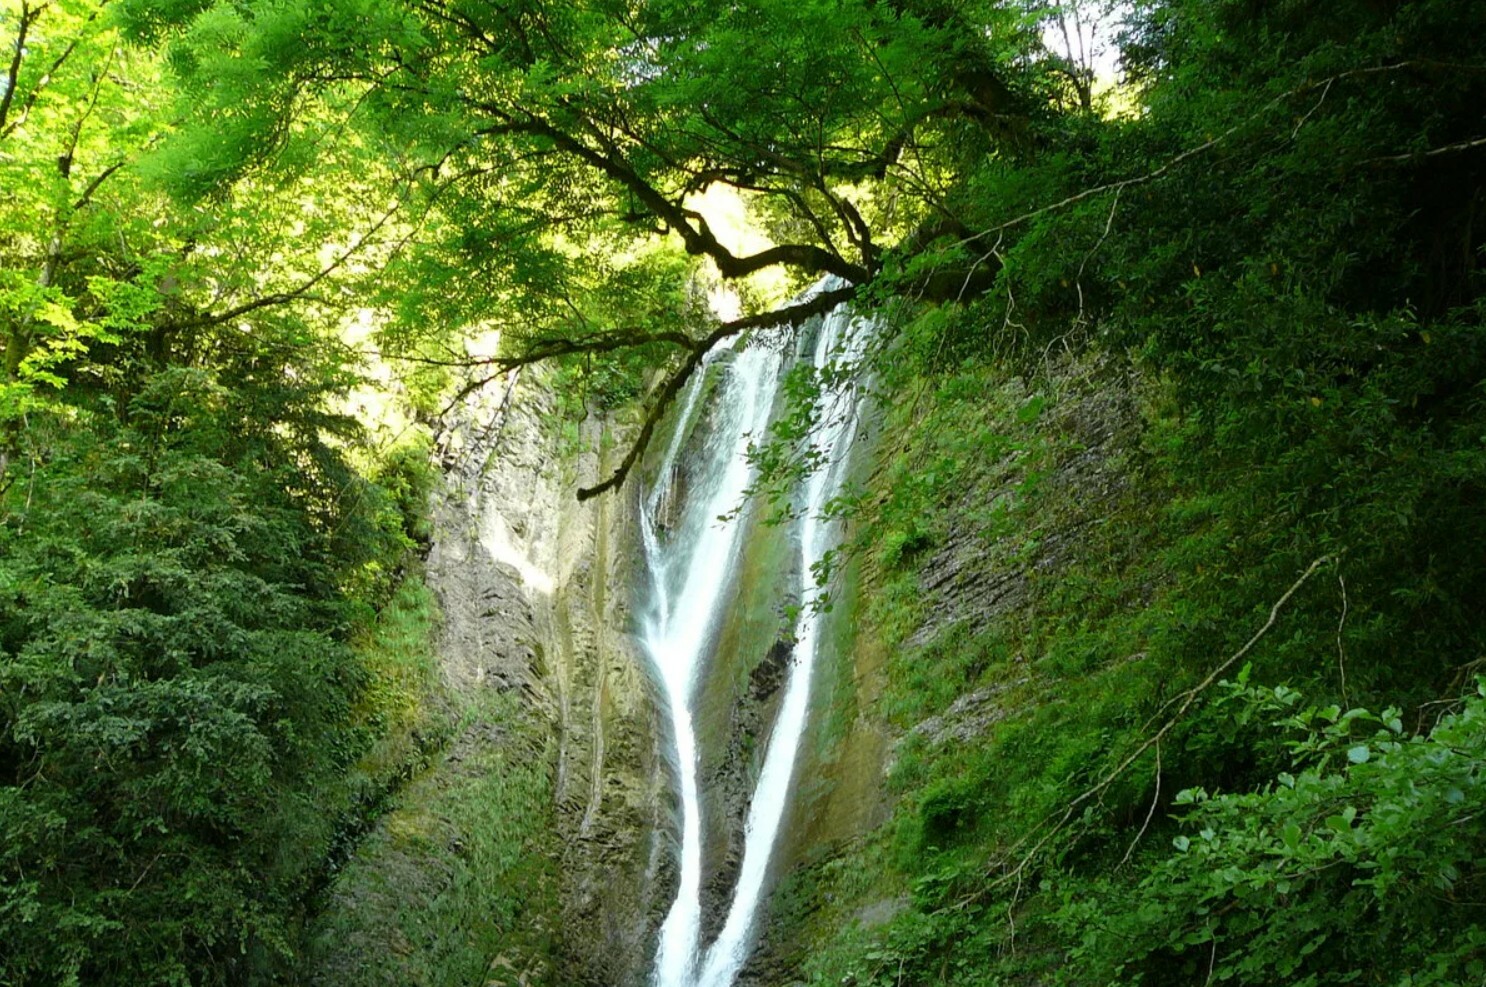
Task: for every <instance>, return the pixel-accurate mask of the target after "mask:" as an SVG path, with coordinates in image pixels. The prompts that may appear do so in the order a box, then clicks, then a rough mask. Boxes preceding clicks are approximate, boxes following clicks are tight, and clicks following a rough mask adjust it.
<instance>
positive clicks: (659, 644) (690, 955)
mask: <svg viewBox="0 0 1486 987" xmlns="http://www.w3.org/2000/svg"><path fill="white" fill-rule="evenodd" d="M861 330H862V327H861V325H860V324H859V322H858V321H857V320H853V319H852V318H851V317H849V316H848V315H847V314H846V313H845V312H844V311H839V310H838V311H835V312H832V313H830V314H828V315H827V316H826V317H825V318H824V320H823V321H822V323H821V325H820V327H819V331H818V334H817V337H816V340H815V346H814V350H813V353H811V354H809V356H808V358H809V359H811V360H813V362H814V364H815V366H816V367H818V368H820V367H825V366H826V365H827V364H828V363H830V362H832V361H836V360H854V359H855V358H856V357H857V356H859V354H860V348H861V346H862V344H863V342H864V340H865V337H866V336H867V333H866V332H865V331H861ZM784 362H785V361H784V359H783V357H781V356H780V355H779V354H777V353H773V352H770V351H769V350H768V349H767V348H765V347H760V346H754V347H742V348H739V350H738V351H737V352H734V351H733V350H732V349H720V350H719V351H717V352H715V353H714V354H712V355H711V356H710V357H709V364H712V365H711V366H709V367H708V368H707V369H708V370H709V371H712V372H714V373H717V374H720V379H719V380H718V381H717V383H716V386H715V390H714V393H713V394H712V396H711V397H710V399H709V400H708V401H703V394H704V393H705V390H706V384H705V380H704V376H705V375H703V374H699V375H698V376H697V378H696V379H695V380H694V381H693V382H692V384H691V386H690V387H689V388H688V390H687V391H686V394H685V397H684V399H683V402H682V407H681V412H680V419H679V421H678V424H677V426H676V428H675V431H674V434H673V437H672V439H671V442H670V444H669V446H668V447H667V449H666V453H665V457H664V459H663V460H662V464H661V471H660V474H659V478H658V480H657V482H656V484H655V487H654V489H653V490H651V491H650V492H649V494H648V496H647V497H646V498H645V501H644V504H643V508H642V512H641V513H642V525H641V526H642V529H643V533H644V545H645V553H646V560H647V562H648V565H649V573H650V587H649V588H650V608H649V611H648V616H647V617H646V618H645V619H644V621H643V622H642V625H641V628H640V631H641V634H640V636H641V643H642V645H643V647H644V648H645V651H646V653H647V654H648V655H649V657H650V660H651V661H652V662H653V663H654V666H655V669H656V672H657V675H658V677H659V679H660V682H661V686H662V691H663V693H664V700H665V703H666V705H667V707H668V713H669V718H670V724H671V729H672V737H673V741H674V750H673V752H672V753H673V754H674V756H675V764H674V768H675V776H676V779H677V783H678V788H679V791H678V795H679V799H680V804H681V810H682V811H681V820H680V822H681V834H680V836H681V840H680V859H679V869H680V885H679V888H678V890H677V895H676V900H675V902H674V903H673V904H672V906H671V909H670V911H669V913H668V914H667V916H666V919H665V922H664V924H663V925H662V926H661V934H660V946H659V949H658V952H657V955H656V964H655V975H654V983H655V985H656V987H729V985H731V984H732V983H733V980H734V979H735V978H736V976H737V974H738V971H739V970H740V969H741V968H742V966H743V964H744V962H745V961H746V960H747V957H748V952H749V949H750V948H751V945H752V937H753V935H754V933H755V926H756V923H757V919H758V916H759V913H760V908H761V906H762V905H763V904H764V901H765V895H766V892H767V879H768V876H769V865H770V861H771V859H772V856H773V852H774V848H775V845H776V843H777V841H778V836H779V830H780V827H781V825H782V823H783V820H784V818H785V810H786V808H787V806H788V803H789V794H790V789H791V782H792V779H793V775H794V767H795V761H796V758H797V755H798V753H799V748H800V741H801V738H802V736H803V735H804V731H805V726H806V723H807V722H808V718H809V698H810V683H811V675H812V672H813V669H814V665H815V658H816V653H817V651H818V650H819V647H818V645H819V636H820V617H821V615H820V613H819V611H818V610H817V609H816V608H814V607H811V606H808V605H807V606H804V607H802V608H801V610H800V616H799V617H798V620H797V624H796V627H795V629H794V635H795V641H796V644H795V648H794V653H793V656H792V660H791V663H790V669H789V676H788V682H787V684H786V686H785V692H784V698H783V700H782V702H781V703H780V706H779V711H778V714H777V716H776V719H775V722H774V726H773V729H772V731H771V733H770V736H769V742H768V748H767V751H766V753H765V757H764V764H763V769H762V771H761V773H760V775H759V780H758V784H757V786H756V788H755V790H754V793H753V797H752V799H751V800H750V803H749V809H748V818H747V823H746V826H745V830H744V848H743V859H742V867H741V869H740V871H739V875H738V880H737V884H736V886H735V888H734V891H733V898H732V901H731V902H730V904H729V906H728V911H727V916H726V919H725V920H724V922H723V925H722V929H721V931H720V932H719V934H718V936H717V938H716V939H715V940H714V941H713V942H712V943H710V944H704V943H703V942H702V941H701V928H702V906H701V887H702V859H703V853H702V851H703V847H702V838H703V834H702V825H701V792H700V791H699V788H698V780H697V765H698V751H697V740H696V737H697V730H696V727H695V724H694V722H693V709H692V703H693V701H694V699H695V696H696V693H697V691H698V690H697V686H698V677H699V675H700V674H701V673H702V672H703V670H704V669H705V668H706V667H707V665H708V660H709V659H710V657H711V651H712V649H713V647H714V646H715V639H716V636H717V630H718V627H719V626H720V625H721V623H722V618H723V616H724V614H723V613H722V610H723V607H722V601H723V600H724V599H725V598H726V597H727V595H728V594H727V590H728V589H729V588H730V586H731V585H732V583H733V580H734V578H735V574H736V570H737V561H738V558H739V555H740V551H741V536H742V531H743V528H744V524H743V522H742V521H741V520H738V519H734V520H732V521H730V522H723V521H720V520H719V517H720V516H721V515H724V514H727V513H728V512H730V511H732V510H733V509H734V508H736V507H737V506H738V505H739V503H740V502H741V500H742V498H743V494H744V491H745V490H746V489H747V487H748V485H749V484H750V483H751V482H752V481H753V479H754V476H753V472H752V470H751V468H750V466H749V463H748V459H747V449H748V445H749V442H750V441H752V440H762V438H763V437H764V432H765V430H766V428H767V426H768V423H769V418H770V413H771V411H772V410H773V408H774V405H775V399H776V396H777V393H778V389H779V384H780V379H781V376H782V375H783V373H784V371H785V367H784ZM704 404H710V405H711V408H710V409H708V408H704V407H703V406H704ZM817 412H818V423H817V425H816V428H815V430H814V433H813V434H812V436H811V439H810V441H811V442H812V443H813V444H814V445H815V447H816V448H817V449H818V450H820V452H821V460H820V465H819V468H817V469H816V470H815V471H814V472H812V473H811V474H810V475H809V477H808V478H807V480H806V481H805V482H804V483H803V484H802V489H801V490H800V491H799V493H798V498H799V508H800V510H799V512H798V514H799V516H798V518H797V519H796V520H795V521H794V525H795V528H796V530H795V531H794V532H792V536H793V538H794V539H795V541H796V543H797V544H798V549H799V553H800V572H801V574H802V575H801V585H800V586H799V587H798V589H799V598H800V599H802V600H806V601H809V600H810V599H811V598H812V597H813V593H814V579H813V575H812V573H813V571H814V569H815V567H816V565H817V564H818V563H819V562H820V561H821V560H822V559H823V558H824V556H825V555H826V553H827V552H828V551H829V550H830V548H831V547H832V545H833V543H834V539H835V538H836V532H835V530H834V529H835V525H834V524H832V523H831V522H830V521H829V520H828V519H826V518H825V517H824V516H823V512H824V509H825V507H826V505H827V504H828V503H829V501H830V500H831V499H832V498H833V497H834V496H836V494H837V493H838V492H839V491H840V489H841V485H842V482H843V480H844V478H845V474H846V471H847V461H848V455H847V452H848V449H849V447H850V445H851V437H852V434H853V432H854V431H855V428H856V420H857V414H858V402H857V400H856V398H855V397H854V394H853V393H852V392H851V391H850V390H849V389H848V390H847V391H842V392H833V391H832V390H831V389H827V390H826V396H825V397H824V398H823V399H822V402H821V406H820V407H818V408H817ZM704 415H705V419H706V429H705V434H703V435H702V436H701V440H700V443H698V441H697V440H696V439H692V440H691V441H688V436H689V435H690V434H691V433H692V432H693V431H694V430H700V429H701V422H702V420H703V416H704ZM683 449H684V450H685V451H686V455H687V458H688V462H687V463H686V470H685V475H686V477H687V481H688V482H687V484H686V489H684V490H680V491H678V490H677V489H676V484H677V482H678V476H679V475H680V472H681V471H680V470H679V469H678V467H679V465H680V464H679V463H678V459H679V457H681V456H682V454H683ZM666 519H669V520H670V521H671V523H670V524H669V526H667V527H666V528H665V529H662V524H663V523H664V521H665V520H666Z"/></svg>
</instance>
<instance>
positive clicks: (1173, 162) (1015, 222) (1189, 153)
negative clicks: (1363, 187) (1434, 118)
mask: <svg viewBox="0 0 1486 987" xmlns="http://www.w3.org/2000/svg"><path fill="white" fill-rule="evenodd" d="M1418 68H1432V69H1461V70H1471V71H1481V70H1482V67H1481V66H1473V65H1451V64H1448V63H1439V62H1427V61H1407V62H1394V63H1392V64H1389V65H1376V66H1370V67H1368V68H1360V69H1352V70H1350V71H1347V72H1338V73H1337V74H1336V75H1333V76H1330V77H1329V78H1326V79H1320V80H1317V81H1315V82H1307V83H1305V84H1304V85H1301V86H1296V87H1295V88H1294V89H1289V90H1286V91H1285V92H1282V93H1280V94H1279V95H1278V96H1276V97H1274V98H1273V99H1271V100H1270V101H1269V102H1267V103H1265V104H1264V105H1263V106H1261V107H1260V108H1259V109H1258V110H1256V111H1254V112H1253V113H1251V114H1249V115H1248V116H1246V117H1244V118H1243V119H1241V120H1239V121H1238V122H1237V123H1234V124H1233V125H1232V126H1230V127H1229V128H1228V129H1227V130H1224V131H1223V132H1222V133H1220V134H1218V135H1217V136H1215V137H1210V138H1208V139H1207V140H1205V141H1203V142H1202V143H1201V144H1198V145H1196V146H1195V147H1189V148H1187V149H1186V150H1185V151H1182V152H1181V153H1180V154H1177V155H1175V156H1174V157H1172V158H1170V159H1169V160H1167V162H1166V163H1165V164H1163V165H1161V166H1160V167H1159V168H1156V169H1154V170H1153V171H1148V172H1146V173H1145V174H1143V175H1136V176H1134V177H1132V178H1125V179H1121V180H1120V181H1117V182H1107V183H1105V184H1103V185H1095V186H1093V187H1092V188H1086V189H1084V190H1083V191H1082V192H1077V193H1075V194H1073V195H1070V196H1068V197H1067V198H1064V199H1059V200H1058V201H1057V202H1053V203H1050V204H1049V205H1046V206H1042V207H1040V208H1037V209H1033V210H1031V211H1030V212H1025V213H1022V214H1021V215H1020V216H1014V217H1012V218H1011V219H1008V220H1006V221H1005V222H1003V223H998V224H997V225H995V226H991V227H988V228H987V229H984V230H981V231H980V232H978V233H976V234H974V235H972V236H968V237H966V238H965V239H964V240H962V241H960V243H959V244H957V245H958V246H963V245H968V244H970V243H974V242H975V241H977V240H982V239H985V238H986V237H989V236H991V235H993V234H996V233H1000V232H1001V231H1003V230H1008V229H1011V228H1012V227H1014V226H1020V225H1021V224H1023V223H1026V222H1028V221H1030V220H1033V219H1036V218H1037V217H1039V216H1045V215H1047V214H1048V213H1052V212H1059V211H1061V210H1063V209H1066V208H1068V207H1069V206H1072V205H1076V204H1077V203H1079V202H1082V201H1083V200H1085V199H1088V198H1092V197H1093V196H1096V195H1102V194H1103V193H1105V192H1119V191H1121V190H1123V189H1127V188H1133V187H1135V186H1138V185H1146V184H1149V183H1150V182H1154V181H1156V180H1157V179H1159V178H1163V177H1165V176H1166V175H1168V174H1170V173H1171V172H1172V171H1173V170H1174V169H1176V168H1178V167H1179V166H1181V165H1182V164H1184V163H1186V162H1187V161H1190V160H1191V159H1192V158H1195V157H1198V156H1199V155H1202V154H1205V153H1207V152H1208V151H1211V150H1212V149H1213V148H1215V147H1217V146H1218V145H1219V144H1222V143H1224V142H1225V141H1227V140H1228V139H1229V138H1231V137H1232V136H1233V135H1234V134H1236V133H1238V132H1239V131H1240V130H1242V129H1243V128H1245V127H1247V126H1248V125H1249V124H1251V123H1253V122H1254V121H1255V120H1257V119H1259V118H1260V117H1262V116H1264V115H1265V114H1266V113H1269V112H1270V111H1271V110H1273V109H1274V108H1275V107H1276V106H1279V105H1280V104H1281V103H1284V102H1286V101H1287V100H1290V99H1293V98H1294V97H1296V96H1301V95H1304V94H1305V93H1309V92H1314V91H1315V90H1317V89H1320V90H1322V98H1324V96H1325V93H1326V92H1327V91H1328V90H1329V89H1330V88H1331V86H1332V84H1333V83H1336V82H1339V81H1341V80H1342V79H1349V78H1357V77H1360V76H1369V75H1379V74H1381V73H1385V72H1398V71H1402V70H1404V69H1418ZM1319 106H1320V100H1318V101H1317V103H1316V106H1314V107H1312V108H1311V111H1310V113H1314V112H1315V111H1316V109H1317V108H1319ZM1310 113H1308V114H1306V117H1303V118H1302V119H1301V121H1300V125H1297V126H1296V127H1295V130H1294V131H1292V133H1291V135H1290V136H1291V138H1292V139H1293V138H1294V137H1295V136H1296V134H1298V133H1299V131H1300V126H1302V125H1304V123H1305V121H1306V119H1307V118H1309V116H1310ZM1482 144H1486V138H1481V139H1480V140H1476V141H1469V142H1466V143H1463V144H1458V145H1450V146H1448V147H1443V148H1436V149H1435V150H1433V151H1426V152H1422V153H1420V154H1406V155H1400V156H1398V157H1394V158H1373V159H1370V161H1406V160H1409V159H1411V158H1415V157H1427V156H1429V155H1434V154H1444V153H1447V152H1451V151H1460V150H1465V149H1467V148H1470V147H1475V146H1478V145H1482ZM1364 163H1367V162H1364Z"/></svg>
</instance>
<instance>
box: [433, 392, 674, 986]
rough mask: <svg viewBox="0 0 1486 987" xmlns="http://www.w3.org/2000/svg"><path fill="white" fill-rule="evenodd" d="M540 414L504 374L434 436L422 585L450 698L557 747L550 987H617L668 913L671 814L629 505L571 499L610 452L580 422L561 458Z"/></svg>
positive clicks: (628, 501)
mask: <svg viewBox="0 0 1486 987" xmlns="http://www.w3.org/2000/svg"><path fill="white" fill-rule="evenodd" d="M555 405H556V400H555V398H554V395H553V394H552V392H551V390H550V389H549V388H548V387H547V386H545V385H544V384H543V383H542V382H541V380H540V379H539V378H536V377H534V376H531V375H528V376H527V378H526V379H524V380H518V379H516V377H515V376H514V375H513V376H512V377H511V378H510V379H508V381H507V382H506V384H505V386H504V387H502V388H499V389H496V388H494V387H492V388H490V389H489V394H488V395H487V397H486V400H485V401H484V402H483V403H481V404H479V405H477V406H476V407H475V409H474V411H473V413H472V414H470V415H468V416H467V418H466V419H465V421H464V422H463V423H461V425H460V426H459V427H458V428H456V429H455V430H453V431H451V432H450V433H449V434H448V435H447V436H446V439H445V441H444V443H443V448H442V450H441V455H442V458H443V460H444V467H445V477H446V479H445V483H444V487H443V489H442V490H441V491H440V493H439V494H438V495H437V500H436V504H435V509H434V521H435V531H436V534H435V538H434V543H433V546H432V550H431V551H430V554H429V558H428V581H429V585H430V586H431V588H432V589H433V590H434V592H435V593H436V594H437V597H438V600H439V603H440V606H441V609H442V611H443V615H444V625H443V630H442V636H441V642H440V648H439V652H440V655H441V660H442V663H443V673H444V675H445V677H446V680H447V683H448V685H449V686H450V687H451V688H452V689H454V690H456V691H466V690H480V689H497V690H515V691H517V692H519V693H520V694H521V695H522V697H523V698H524V700H525V701H526V703H527V704H528V705H529V707H530V709H531V710H533V711H534V712H535V713H536V714H537V715H538V717H539V719H540V720H541V721H542V722H543V723H544V724H545V725H546V727H547V729H548V730H549V731H550V737H551V740H552V743H553V746H554V747H555V758H554V761H555V763H554V765H553V767H552V770H553V773H554V777H553V789H552V790H553V799H554V804H555V810H556V811H555V817H554V824H555V833H554V836H555V840H554V844H553V852H554V853H555V854H556V855H557V863H558V867H557V873H558V874H559V875H560V880H561V885H562V886H561V889H560V891H559V898H560V915H559V916H556V917H555V919H556V927H555V930H554V931H555V941H554V947H555V948H554V951H553V952H554V957H553V962H554V965H555V969H554V970H553V973H554V977H553V982H560V983H565V984H590V983H591V984H603V985H612V987H622V985H628V984H641V983H643V982H644V980H645V974H646V971H647V969H648V964H649V962H650V959H651V956H650V953H651V950H652V948H653V945H652V944H653V939H652V933H653V925H654V918H653V916H654V914H655V913H656V912H657V911H658V910H659V909H661V908H663V907H664V904H665V902H664V900H663V897H664V896H663V893H662V892H659V891H657V885H658V884H660V883H664V882H660V881H657V879H656V870H657V868H658V866H659V864H658V861H659V860H660V858H661V856H662V853H661V847H660V846H659V844H658V841H657V838H656V834H657V831H658V824H659V823H660V822H661V819H660V818H659V816H660V814H661V812H662V810H663V809H664V808H665V807H666V806H667V805H668V802H667V798H666V790H667V784H666V780H665V776H664V774H663V772H662V771H661V767H660V766H661V763H662V761H661V757H660V751H659V744H660V736H659V734H660V731H659V729H658V726H657V724H658V720H657V717H656V713H655V709H654V707H653V702H652V693H651V690H650V688H649V685H648V682H647V680H646V678H645V672H644V667H643V665H642V661H641V659H640V657H639V655H638V654H637V653H636V649H635V646H634V642H633V639H632V637H631V636H630V634H629V633H628V628H629V626H630V618H629V611H630V606H631V602H632V601H631V600H630V598H629V597H628V595H627V594H626V593H625V592H624V591H623V588H624V587H627V586H629V585H631V583H632V582H633V577H632V573H631V570H632V568H633V566H634V565H635V564H636V562H635V560H636V557H637V555H636V551H635V541H634V539H635V537H636V529H635V503H636V500H635V494H634V491H633V490H630V491H626V492H621V493H620V494H618V495H610V496H605V497H600V498H596V499H594V500H592V501H589V502H587V503H579V502H578V500H577V498H576V497H575V496H574V491H575V490H576V489H577V488H578V487H579V486H581V485H583V484H588V483H593V482H595V481H596V480H597V479H599V478H600V476H601V471H602V470H603V469H604V468H605V467H606V466H607V464H606V463H604V462H602V461H601V460H602V458H603V457H602V454H601V453H600V452H598V450H602V449H604V448H606V446H609V445H614V444H615V440H614V436H612V435H607V434H606V432H607V431H608V429H609V425H608V423H606V422H604V421H602V420H600V419H598V418H589V419H588V420H586V421H585V422H584V423H583V425H582V426H581V434H580V435H578V436H577V437H576V441H575V442H572V443H571V446H572V447H571V448H567V449H565V448H564V447H563V443H562V441H561V440H560V437H559V434H560V429H561V423H560V422H559V419H558V415H557V411H556V408H555ZM606 440H607V441H606ZM620 445H621V447H622V442H621V443H620ZM621 451H622V448H621Z"/></svg>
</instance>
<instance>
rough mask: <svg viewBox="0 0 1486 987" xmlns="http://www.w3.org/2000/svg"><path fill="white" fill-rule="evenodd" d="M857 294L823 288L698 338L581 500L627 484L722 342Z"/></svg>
mask: <svg viewBox="0 0 1486 987" xmlns="http://www.w3.org/2000/svg"><path fill="white" fill-rule="evenodd" d="M856 294H857V287H856V286H855V285H847V286H846V287H844V288H836V289H833V290H831V291H823V292H821V293H820V294H818V295H814V296H812V297H810V298H807V299H806V300H805V301H803V302H798V303H796V304H794V305H786V306H784V307H783V308H778V309H775V310H774V311H772V312H764V313H762V314H759V315H750V316H745V317H744V318H741V319H734V320H732V321H731V322H724V323H723V324H722V325H720V326H718V327H717V328H716V329H714V330H712V332H710V333H708V334H707V335H706V336H703V337H702V338H701V339H698V340H696V341H694V342H693V343H692V345H691V348H690V351H689V352H688V353H687V354H686V359H685V360H683V361H682V363H681V366H679V367H677V368H676V370H674V371H673V372H672V373H671V375H670V376H669V377H667V378H666V381H665V383H664V384H662V385H661V387H660V390H659V392H658V393H657V395H656V397H655V400H654V401H652V402H651V404H650V407H649V409H648V410H647V411H646V412H645V421H644V423H643V424H642V425H641V426H640V434H639V435H637V436H636V437H635V441H634V442H632V443H631V444H630V447H629V451H628V452H626V453H625V455H624V459H623V460H622V461H621V462H620V464H619V466H618V467H617V468H616V469H615V470H614V472H613V473H611V474H610V475H609V477H608V479H606V480H603V481H602V482H600V483H597V484H595V485H594V486H591V487H582V488H580V489H579V490H578V499H579V500H580V501H583V500H589V499H591V498H593V497H597V496H598V495H599V494H602V493H606V492H608V491H610V490H614V489H617V488H618V487H619V486H620V485H622V484H623V483H624V481H625V478H626V477H627V476H629V473H630V470H632V469H633V468H634V465H635V463H637V462H639V459H640V456H641V455H643V454H644V452H645V448H646V447H647V446H648V445H649V444H650V439H651V438H652V437H653V436H654V435H655V429H656V426H657V425H659V424H660V420H661V418H662V416H664V415H665V413H666V408H668V407H669V406H670V404H671V402H672V401H673V400H675V398H676V395H677V394H680V393H681V389H682V388H683V387H685V386H686V382H687V381H688V380H690V379H691V375H692V374H694V373H696V371H697V368H698V367H700V366H701V365H702V361H703V360H704V359H706V356H707V354H708V353H709V352H710V351H711V350H712V348H713V347H714V346H716V345H717V344H718V343H720V342H722V341H723V340H724V339H727V338H728V337H730V336H735V335H737V334H738V333H740V332H744V331H746V330H748V329H768V328H773V327H775V326H783V325H790V324H793V323H798V322H801V321H803V320H805V319H808V318H810V317H811V316H813V315H821V314H823V313H825V312H829V311H830V310H831V309H833V308H835V307H836V306H837V305H841V304H843V303H845V302H848V301H850V300H851V299H853V298H855V297H856Z"/></svg>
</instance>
